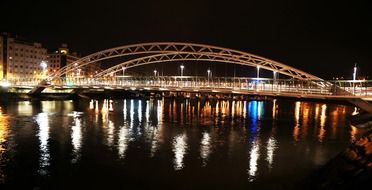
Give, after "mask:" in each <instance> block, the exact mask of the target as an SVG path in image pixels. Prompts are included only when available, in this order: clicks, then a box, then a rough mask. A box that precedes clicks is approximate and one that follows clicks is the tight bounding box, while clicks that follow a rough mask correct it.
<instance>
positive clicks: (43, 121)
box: [35, 113, 50, 175]
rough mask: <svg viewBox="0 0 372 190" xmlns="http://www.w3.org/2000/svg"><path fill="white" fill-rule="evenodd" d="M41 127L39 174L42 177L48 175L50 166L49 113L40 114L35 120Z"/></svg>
mask: <svg viewBox="0 0 372 190" xmlns="http://www.w3.org/2000/svg"><path fill="white" fill-rule="evenodd" d="M35 120H36V122H37V124H38V125H39V134H38V136H39V141H40V155H41V156H40V161H39V162H40V168H39V172H40V174H42V175H45V174H47V167H48V166H49V159H50V154H49V147H48V140H49V118H48V113H39V114H38V115H37V116H36V118H35Z"/></svg>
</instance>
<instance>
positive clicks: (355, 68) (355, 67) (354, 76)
mask: <svg viewBox="0 0 372 190" xmlns="http://www.w3.org/2000/svg"><path fill="white" fill-rule="evenodd" d="M356 72H357V64H356V63H355V66H354V73H353V80H356Z"/></svg>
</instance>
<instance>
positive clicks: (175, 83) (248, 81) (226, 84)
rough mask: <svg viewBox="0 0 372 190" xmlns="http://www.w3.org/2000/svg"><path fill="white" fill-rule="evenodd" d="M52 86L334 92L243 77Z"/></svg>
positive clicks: (318, 85)
mask: <svg viewBox="0 0 372 190" xmlns="http://www.w3.org/2000/svg"><path fill="white" fill-rule="evenodd" d="M52 85H55V86H65V87H71V88H72V87H83V86H85V87H87V86H91V87H96V88H103V87H157V88H172V89H177V88H178V89H181V88H193V89H195V90H198V89H210V90H246V91H247V90H248V91H265V92H272V93H274V92H277V93H301V94H324V95H331V94H332V85H330V84H328V83H325V82H324V81H319V82H318V81H299V80H290V79H277V80H273V79H267V78H243V77H213V78H212V77H210V78H208V77H176V76H158V77H112V78H59V79H58V80H54V81H52Z"/></svg>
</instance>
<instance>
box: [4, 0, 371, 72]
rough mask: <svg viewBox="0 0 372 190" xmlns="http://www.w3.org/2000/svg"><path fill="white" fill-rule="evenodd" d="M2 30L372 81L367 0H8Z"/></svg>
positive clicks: (80, 44) (93, 47)
mask: <svg viewBox="0 0 372 190" xmlns="http://www.w3.org/2000/svg"><path fill="white" fill-rule="evenodd" d="M0 6H1V11H0V14H1V18H2V19H1V21H0V22H1V24H0V31H6V32H10V33H15V34H19V35H21V36H24V37H25V38H27V39H30V40H34V41H39V42H41V43H43V45H44V46H46V47H47V48H49V49H53V48H57V47H58V46H59V45H60V44H61V43H67V44H68V45H69V47H70V48H71V49H73V50H75V51H78V52H81V53H83V54H85V55H86V54H89V53H93V52H95V51H98V50H103V49H106V48H110V47H114V46H119V45H126V44H132V43H138V42H152V41H183V42H197V43H206V44H212V45H218V46H223V47H228V48H233V49H239V50H243V51H246V52H250V53H253V54H257V55H261V56H264V57H267V58H271V59H274V60H277V61H280V62H283V63H285V64H287V65H291V66H294V67H296V68H299V69H302V70H304V71H307V72H309V73H312V74H314V75H318V76H320V77H323V78H330V77H332V76H335V75H344V76H347V77H351V75H352V67H353V65H354V63H358V65H359V69H360V70H361V72H362V73H360V74H364V75H369V76H370V78H371V77H372V3H370V1H368V0H365V1H362V0H360V1H359V0H339V1H334V2H331V1H326V0H322V1H316V0H312V1H301V0H273V1H267V0H256V1H251V0H241V1H237V0H225V1H217V0H153V1H144V0H120V1H119V0H116V1H113V0H105V1H96V0H89V1H88V0H80V1H79V0H74V1H69V0H59V1H54V0H48V1H41V0H23V1H21V0H6V1H5V2H4V1H1V5H0Z"/></svg>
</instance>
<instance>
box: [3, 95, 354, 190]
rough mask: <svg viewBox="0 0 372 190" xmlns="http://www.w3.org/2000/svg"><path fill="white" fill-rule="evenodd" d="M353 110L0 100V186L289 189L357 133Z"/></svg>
mask: <svg viewBox="0 0 372 190" xmlns="http://www.w3.org/2000/svg"><path fill="white" fill-rule="evenodd" d="M353 111H354V108H352V107H347V106H343V105H334V104H325V103H316V102H300V101H290V100H272V101H255V100H252V101H217V102H214V103H209V102H208V101H196V100H188V99H187V100H183V101H176V100H171V99H162V100H156V99H150V100H146V99H123V100H91V101H90V100H75V101H32V102H30V101H18V102H6V103H1V104H0V187H3V188H9V189H14V188H16V187H22V188H25V189H32V188H41V189H78V188H84V189H85V188H93V189H102V188H114V187H121V188H136V189H148V188H154V189H161V188H164V189H171V188H172V189H173V188H174V189H249V188H251V189H253V188H260V189H288V188H291V187H292V186H293V184H295V183H297V182H298V181H300V180H302V179H303V178H304V177H306V176H307V175H309V174H310V173H311V172H313V171H315V170H316V169H318V168H319V167H321V166H322V165H324V164H325V163H326V162H327V161H328V160H329V159H330V158H332V157H334V156H335V155H337V154H338V153H339V152H340V151H341V150H342V149H344V148H345V147H346V146H347V145H348V144H350V142H351V141H353V140H354V139H355V137H356V135H357V134H358V130H357V129H356V128H354V127H352V126H350V124H349V123H348V122H347V120H346V117H347V116H348V115H351V113H352V112H353Z"/></svg>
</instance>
